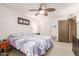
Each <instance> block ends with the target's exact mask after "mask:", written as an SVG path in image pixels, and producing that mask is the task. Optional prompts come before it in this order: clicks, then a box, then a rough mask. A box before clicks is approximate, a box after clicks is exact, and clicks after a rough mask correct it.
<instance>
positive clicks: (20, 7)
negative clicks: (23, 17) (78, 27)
mask: <svg viewBox="0 0 79 59" xmlns="http://www.w3.org/2000/svg"><path fill="white" fill-rule="evenodd" d="M1 5H3V6H6V7H8V8H11V9H14V10H17V11H22V12H23V11H28V10H29V9H32V8H35V9H37V8H38V7H39V5H40V4H39V3H1ZM71 5H74V4H73V3H47V7H52V8H56V10H57V11H60V10H63V9H65V8H67V7H69V6H71Z"/></svg>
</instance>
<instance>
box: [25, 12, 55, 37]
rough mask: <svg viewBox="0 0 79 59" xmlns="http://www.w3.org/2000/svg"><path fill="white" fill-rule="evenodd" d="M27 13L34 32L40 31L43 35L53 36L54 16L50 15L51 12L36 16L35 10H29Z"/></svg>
mask: <svg viewBox="0 0 79 59" xmlns="http://www.w3.org/2000/svg"><path fill="white" fill-rule="evenodd" d="M25 15H26V16H27V17H29V19H30V20H31V25H32V27H33V31H34V32H37V33H40V34H41V35H43V36H51V35H50V34H51V33H50V31H51V30H50V29H51V27H50V26H51V20H53V18H52V17H51V16H50V14H49V15H48V16H44V15H41V14H39V15H38V16H35V12H33V13H32V12H27V13H26V14H25ZM53 22H54V20H53Z"/></svg>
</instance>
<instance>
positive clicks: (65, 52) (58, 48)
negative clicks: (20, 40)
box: [9, 42, 74, 56]
mask: <svg viewBox="0 0 79 59" xmlns="http://www.w3.org/2000/svg"><path fill="white" fill-rule="evenodd" d="M9 56H24V54H22V53H21V52H19V51H17V50H15V49H12V50H11V52H10V54H9ZM44 56H74V54H73V52H72V44H71V43H61V42H54V47H53V48H51V49H50V50H48V51H47V53H46V54H45V55H44Z"/></svg>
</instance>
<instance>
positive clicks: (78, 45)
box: [72, 36, 79, 56]
mask: <svg viewBox="0 0 79 59" xmlns="http://www.w3.org/2000/svg"><path fill="white" fill-rule="evenodd" d="M72 51H73V52H74V54H75V56H79V38H78V37H75V36H73V42H72Z"/></svg>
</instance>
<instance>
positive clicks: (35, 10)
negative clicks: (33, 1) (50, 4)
mask: <svg viewBox="0 0 79 59" xmlns="http://www.w3.org/2000/svg"><path fill="white" fill-rule="evenodd" d="M29 11H39V9H30V10H29Z"/></svg>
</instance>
